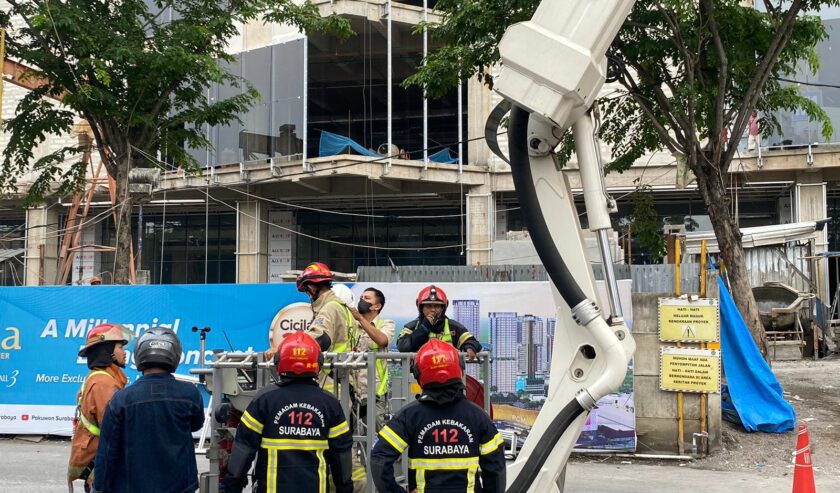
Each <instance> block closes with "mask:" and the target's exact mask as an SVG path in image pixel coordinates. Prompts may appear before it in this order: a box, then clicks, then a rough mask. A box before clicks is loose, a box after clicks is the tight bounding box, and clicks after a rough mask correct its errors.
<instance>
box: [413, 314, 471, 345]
mask: <svg viewBox="0 0 840 493" xmlns="http://www.w3.org/2000/svg"><path fill="white" fill-rule="evenodd" d="M430 338H432V339H440V340H441V341H443V342H448V343H449V344H452V345H453V346H455V348H456V349H457V350H458V351H466V350H467V349H468V348H469V349H472V350H473V351H475V352H476V353H478V352H480V351H481V343H480V342H478V339H476V338H475V336H473V335H472V334H471V333H470V331H469V330H467V328H466V327H464V326H463V325H461V324H460V323H458V322H457V321H456V320H452V319H450V318H449V317H443V318H442V319H441V320H438V323H436V324H435V325H433V326H430V325H429V322H428V321H427V320H426V319H421V318H417V319H414V320H412V321H411V322H408V323H407V324H405V326H404V327H403V329H402V331H400V337H399V339H397V349H399V350H400V351H401V352H403V353H416V352H417V351H418V350H419V349H420V347H421V346H422V345H423V344H426V343H427V342H428V341H429V339H430Z"/></svg>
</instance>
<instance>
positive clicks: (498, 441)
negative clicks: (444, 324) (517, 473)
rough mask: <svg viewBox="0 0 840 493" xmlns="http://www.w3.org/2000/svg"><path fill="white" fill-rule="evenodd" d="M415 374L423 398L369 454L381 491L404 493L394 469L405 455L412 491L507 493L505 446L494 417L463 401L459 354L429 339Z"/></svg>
mask: <svg viewBox="0 0 840 493" xmlns="http://www.w3.org/2000/svg"><path fill="white" fill-rule="evenodd" d="M412 373H414V376H415V377H416V378H417V380H418V381H419V382H420V386H421V387H422V389H423V391H422V393H421V394H420V397H419V398H418V400H416V401H414V402H412V403H411V404H409V405H407V406H405V407H403V408H402V409H401V410H400V411H399V413H397V415H396V416H395V417H394V419H392V420H391V421H390V422H388V424H387V425H385V426H384V427H383V428H382V430H381V431H380V432H379V436H378V441H377V442H376V444H375V445H374V447H373V450H372V451H371V454H370V455H371V472H372V474H373V482H374V484H375V485H376V488H377V490H378V491H380V492H381V493H393V492H404V491H405V490H403V489H402V488H401V487H400V486H399V485H398V484H397V482H396V480H395V478H394V463H395V462H396V461H397V460H398V459H399V458H400V456H401V455H402V453H403V452H404V451H406V450H407V451H408V470H409V473H408V491H411V492H414V491H416V492H417V493H424V492H425V491H429V492H436V491H448V492H453V493H454V492H458V491H462V492H469V493H472V492H475V491H483V492H491V493H496V492H498V493H502V492H504V491H505V448H504V441H503V440H502V437H501V435H500V434H499V432H498V431H497V430H496V427H495V425H493V421H492V420H491V419H490V417H489V416H487V414H486V413H485V412H484V411H483V410H482V409H481V408H480V407H478V406H476V405H475V404H473V403H472V402H469V401H468V400H467V399H466V397H465V396H464V382H463V372H462V369H461V362H460V355H459V354H458V351H457V350H455V348H454V347H453V346H452V345H451V344H446V343H444V342H442V341H440V340H438V339H431V340H429V342H427V343H426V344H424V345H423V347H422V348H420V350H419V351H418V352H417V356H416V357H415V360H414V365H413V367H412ZM479 471H480V472H479ZM479 476H480V480H481V482H480V483H479Z"/></svg>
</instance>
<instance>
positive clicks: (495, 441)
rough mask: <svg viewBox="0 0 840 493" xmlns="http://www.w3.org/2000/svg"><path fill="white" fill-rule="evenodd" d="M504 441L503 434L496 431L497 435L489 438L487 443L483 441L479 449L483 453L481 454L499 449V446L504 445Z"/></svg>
mask: <svg viewBox="0 0 840 493" xmlns="http://www.w3.org/2000/svg"><path fill="white" fill-rule="evenodd" d="M504 443H505V441H504V440H502V435H501V434H499V433H496V436H494V437H493V438H491V439H490V440H488V441H487V443H482V444H481V446H480V447H479V449H478V450H479V452H480V453H481V455H487V454H489V453H492V452H495V451H496V450H498V448H499V446H501V445H503V444H504Z"/></svg>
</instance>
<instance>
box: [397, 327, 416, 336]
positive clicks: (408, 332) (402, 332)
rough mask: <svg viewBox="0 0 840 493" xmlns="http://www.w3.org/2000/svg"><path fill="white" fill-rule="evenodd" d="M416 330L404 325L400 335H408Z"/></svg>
mask: <svg viewBox="0 0 840 493" xmlns="http://www.w3.org/2000/svg"><path fill="white" fill-rule="evenodd" d="M412 332H414V331H413V330H411V329H409V328H408V327H403V330H401V331H400V336H407V335H409V334H411V333H412Z"/></svg>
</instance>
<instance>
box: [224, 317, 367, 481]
mask: <svg viewBox="0 0 840 493" xmlns="http://www.w3.org/2000/svg"><path fill="white" fill-rule="evenodd" d="M322 364H323V356H322V355H321V350H320V348H319V347H318V344H317V343H316V342H315V341H314V340H313V339H312V338H311V337H310V336H309V335H307V334H305V333H303V332H296V333H294V334H291V335H288V336H286V337H285V338H283V342H281V343H280V347H279V348H278V360H277V373H278V374H279V375H280V382H279V383H277V384H276V385H274V386H271V387H267V388H266V390H265V391H264V392H262V393H260V394H259V395H258V396H257V397H256V398H255V399H254V400H253V401H251V403H250V404H249V405H248V408H247V409H246V410H245V413H244V414H243V415H242V421H241V422H240V424H239V427H238V428H237V429H236V439H235V441H234V444H233V452H232V453H231V457H230V462H229V463H228V474H227V477H226V478H225V493H241V492H242V490H243V488H244V487H245V486H246V484H247V473H248V470H249V469H250V468H251V462H252V461H253V460H254V456H255V455H256V456H257V467H256V470H255V473H254V483H255V485H254V489H253V491H255V492H257V493H263V492H276V491H300V492H310V491H326V488H327V466H329V471H330V473H331V475H332V479H333V484H334V485H335V489H336V490H337V491H338V492H339V493H349V492H351V491H353V482H352V480H351V479H350V471H351V467H352V466H351V448H352V446H353V436H352V434H351V433H350V424H349V423H348V422H347V420H346V419H345V417H344V411H343V410H342V409H341V405H340V404H339V402H338V400H337V399H336V398H335V397H334V396H332V395H331V394H329V393H327V392H325V391H324V390H322V389H319V388H318V386H317V383H316V381H315V379H316V377H317V376H318V372H319V371H320V368H321V366H322Z"/></svg>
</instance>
